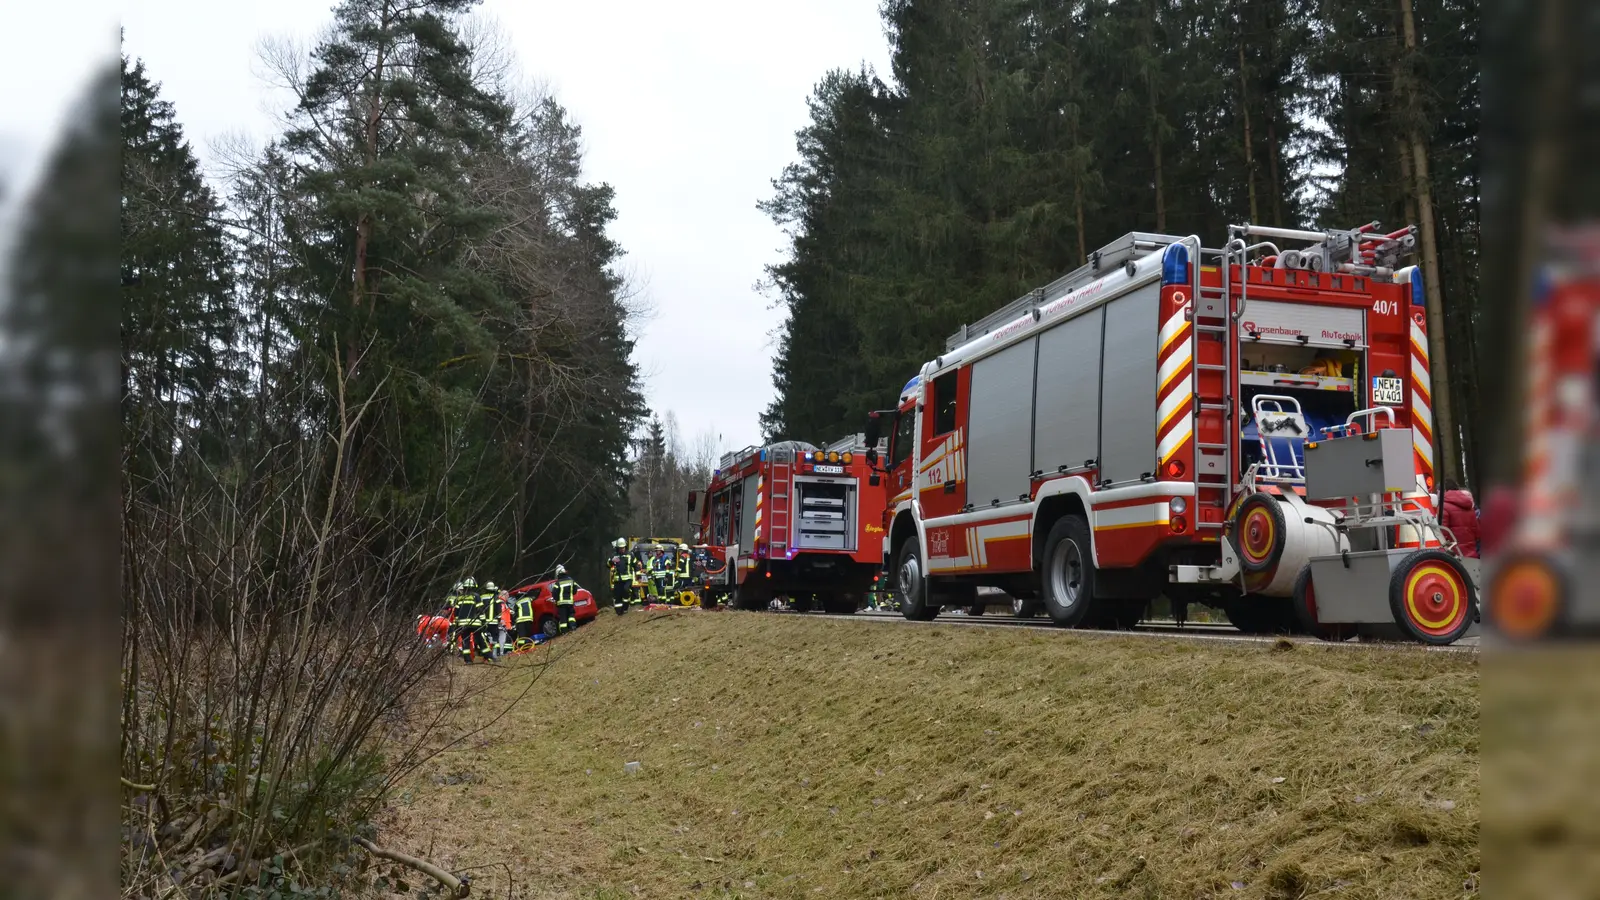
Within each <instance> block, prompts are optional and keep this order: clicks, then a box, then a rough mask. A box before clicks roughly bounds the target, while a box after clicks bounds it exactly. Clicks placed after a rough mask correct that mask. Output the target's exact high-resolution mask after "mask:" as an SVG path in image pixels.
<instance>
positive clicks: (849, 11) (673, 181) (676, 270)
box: [0, 0, 888, 450]
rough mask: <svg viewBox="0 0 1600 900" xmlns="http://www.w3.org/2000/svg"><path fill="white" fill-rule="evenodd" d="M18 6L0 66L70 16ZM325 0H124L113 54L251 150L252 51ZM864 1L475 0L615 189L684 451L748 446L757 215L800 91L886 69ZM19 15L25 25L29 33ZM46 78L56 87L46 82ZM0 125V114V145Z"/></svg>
mask: <svg viewBox="0 0 1600 900" xmlns="http://www.w3.org/2000/svg"><path fill="white" fill-rule="evenodd" d="M90 2H103V0H90ZM15 5H16V6H18V7H19V10H18V11H19V12H21V14H22V19H23V20H24V23H25V24H24V26H23V27H9V26H12V24H13V22H14V14H13V13H12V12H11V11H9V10H8V12H7V19H8V23H7V24H8V29H7V30H8V32H9V33H11V34H13V35H20V34H27V35H29V39H28V40H27V41H17V42H13V43H12V46H11V48H10V49H9V50H8V55H14V54H20V55H21V57H22V61H21V62H19V61H18V60H17V59H15V58H13V59H12V60H10V64H11V65H13V66H21V65H22V64H24V63H30V61H32V60H33V59H34V57H35V56H36V55H40V54H49V53H50V52H51V48H53V47H57V46H59V44H57V43H53V42H51V41H45V42H41V41H40V40H38V39H36V38H37V37H38V36H40V35H41V34H43V35H49V33H50V31H51V29H50V28H47V27H39V26H48V25H52V24H53V25H55V26H56V28H57V29H60V28H61V23H62V20H70V21H72V22H73V23H76V24H80V25H81V24H83V22H84V21H85V20H84V18H83V16H82V15H81V14H79V15H69V14H67V13H65V12H64V11H60V10H53V9H52V8H50V4H15ZM57 5H58V6H59V4H57ZM67 5H69V6H70V5H71V2H69V3H68V4H67ZM333 5H334V4H333V0H271V2H263V0H250V2H243V0H132V2H131V3H128V4H127V6H126V7H125V10H124V12H123V14H122V23H123V25H124V27H125V28H126V39H127V45H126V47H127V51H128V53H129V54H130V55H132V56H138V57H141V58H143V60H144V62H145V65H146V66H147V68H148V69H149V72H150V75H151V77H152V78H154V79H155V80H156V81H159V82H160V83H161V89H162V95H163V96H164V97H165V98H166V99H167V100H169V101H171V102H172V103H173V104H175V106H176V109H177V115H178V119H179V121H180V122H181V123H182V124H183V126H184V128H185V129H186V131H187V133H188V135H189V137H190V140H191V142H192V143H193V144H194V145H195V147H196V149H197V150H198V151H199V152H200V154H201V156H202V158H203V159H209V158H210V156H211V153H210V150H211V145H212V144H213V143H214V142H216V141H217V140H218V139H219V138H223V137H225V136H228V135H230V134H237V133H244V134H245V135H247V136H249V137H250V138H252V139H254V140H255V142H257V143H259V142H261V141H264V140H265V139H266V138H267V137H269V136H270V135H271V134H272V128H273V122H274V117H273V112H274V111H275V110H276V109H278V108H279V107H280V106H281V104H282V103H283V100H282V98H281V97H280V96H278V95H277V94H276V93H275V92H274V91H273V90H272V89H271V88H269V87H268V86H267V84H266V83H265V82H264V81H263V80H262V78H261V77H259V73H260V71H261V66H260V63H259V61H258V58H257V52H256V48H257V46H258V43H259V42H260V40H261V39H262V38H263V37H269V36H273V37H297V38H302V39H310V38H312V37H314V36H315V34H316V33H317V31H318V30H319V29H320V28H321V27H322V26H323V25H325V24H326V23H327V22H329V21H330V20H331V18H332V17H331V13H330V10H331V9H332V7H333ZM800 6H803V7H804V12H801V11H800V10H799V9H797V7H800ZM877 6H878V4H877V0H805V2H804V3H803V4H788V5H785V4H776V3H767V2H762V0H680V2H676V3H664V2H661V0H486V2H485V3H484V5H483V6H482V7H481V11H482V12H483V13H484V14H486V15H488V16H489V17H491V18H493V19H495V20H498V22H499V23H500V25H501V26H502V27H503V29H504V30H505V31H506V32H507V34H508V36H509V38H510V41H511V43H512V46H513V48H514V49H515V51H516V54H517V56H518V59H519V61H520V63H521V65H522V67H523V69H524V70H525V72H526V74H527V75H528V76H529V77H530V78H531V79H533V80H536V81H540V82H543V83H545V84H546V85H548V86H549V88H550V89H551V90H552V91H553V92H554V94H555V96H556V97H557V99H558V100H559V101H560V102H561V103H562V105H563V106H565V107H566V108H567V109H568V111H569V112H570V113H571V114H572V116H573V118H574V119H575V120H576V121H577V122H578V123H579V124H580V125H581V126H582V127H583V131H584V139H585V144H586V149H587V153H586V157H585V161H586V172H585V176H586V177H587V178H589V179H590V180H594V181H606V182H609V183H610V184H611V185H612V186H613V187H614V188H616V191H617V199H616V206H617V211H618V218H617V221H616V223H615V224H614V226H613V228H612V232H611V233H612V236H613V237H614V238H615V239H616V240H617V241H618V242H619V243H620V244H621V245H622V247H623V248H624V249H625V250H626V251H627V252H628V257H627V260H626V262H625V264H624V266H625V269H626V271H628V272H629V273H630V274H631V275H632V276H634V277H635V278H636V279H637V280H638V281H639V282H640V284H641V285H642V286H643V289H644V291H645V297H646V298H647V299H648V300H649V301H650V302H651V303H652V304H653V305H654V307H655V310H656V311H655V315H654V316H653V318H652V319H651V320H650V321H648V322H646V323H644V324H643V328H642V334H641V335H640V337H639V342H638V348H637V351H636V354H635V358H636V361H637V362H638V363H639V364H640V367H641V369H642V371H643V374H644V376H645V394H646V397H647V398H648V400H649V402H650V404H651V406H652V407H653V408H654V409H655V410H656V411H658V412H660V413H663V414H664V413H665V412H667V411H668V410H671V411H672V412H674V413H676V415H677V417H678V420H679V422H680V425H681V428H682V431H683V436H684V439H685V441H686V442H687V441H690V440H692V439H693V438H694V437H695V436H696V435H698V434H701V433H704V432H707V431H710V432H711V433H714V434H717V435H720V436H721V440H720V441H719V444H720V447H721V449H724V450H726V449H730V448H734V447H741V446H744V445H746V444H751V443H755V442H756V441H757V440H759V437H760V434H759V429H758V426H757V416H758V415H759V414H760V412H761V410H762V409H764V408H765V407H766V405H767V403H768V402H770V400H771V399H772V355H773V353H774V352H775V349H776V345H775V340H774V338H773V332H774V330H775V328H776V327H777V325H778V324H779V321H780V313H779V312H778V311H776V310H773V309H769V308H768V307H769V303H770V301H769V300H768V299H767V298H766V297H763V296H761V295H758V294H757V293H756V292H755V291H754V290H753V285H754V284H755V282H756V281H757V280H758V279H760V278H762V277H763V272H762V266H764V265H766V264H768V263H771V262H774V261H777V260H778V259H780V253H781V248H782V247H783V245H784V240H783V235H782V233H781V232H780V231H779V230H778V228H777V227H776V226H775V225H773V224H772V223H771V222H770V221H769V220H768V219H767V218H766V217H765V216H764V215H762V214H761V213H760V212H758V211H757V210H756V208H755V204H756V201H758V200H761V199H765V198H766V197H768V196H769V195H770V194H771V187H770V184H769V181H770V179H771V178H773V177H775V176H777V175H778V174H779V173H780V172H781V171H782V169H783V166H784V165H785V164H786V163H788V162H791V161H792V160H793V159H794V158H795V149H794V132H795V131H796V130H797V129H799V128H801V127H803V126H804V125H805V123H806V121H807V113H806V98H807V96H808V95H809V94H810V92H811V89H812V87H813V86H814V85H815V84H816V82H817V81H818V80H820V79H821V77H822V75H823V73H824V72H826V71H827V70H828V69H830V68H834V67H845V68H855V67H857V66H859V65H860V64H861V63H862V62H866V63H867V64H869V65H871V66H873V67H874V68H875V69H877V71H878V72H879V74H880V75H885V74H886V73H887V69H888V46H887V42H886V40H885V38H884V36H883V30H882V24H881V22H880V20H879V18H878V13H877ZM30 18H34V19H38V20H39V21H38V22H37V23H34V24H35V26H36V27H32V28H30V27H27V24H26V23H27V20H29V19H30ZM52 19H53V20H55V21H51V20H52ZM108 21H110V20H108ZM109 27H111V26H109V25H108V28H109ZM0 58H3V56H0ZM69 68H70V67H68V66H66V65H65V63H60V64H58V65H56V66H55V67H54V70H55V71H60V72H63V73H66V72H67V70H68V69H69ZM27 80H28V79H7V80H6V81H5V82H4V83H8V84H13V85H15V84H19V83H24V82H25V81H27ZM68 80H69V79H68ZM57 86H63V87H64V86H65V85H64V84H63V79H61V78H57V79H54V80H52V81H51V82H50V84H49V87H51V88H52V89H53V88H55V87H57ZM60 94H61V92H60V91H54V90H46V91H43V92H41V93H40V94H36V95H33V96H30V97H26V98H24V99H25V101H26V102H27V103H30V104H32V105H33V106H34V107H35V108H36V109H37V110H47V109H49V108H51V107H50V103H51V102H55V103H60V102H63V100H64V97H62V96H58V95H60ZM6 102H7V103H9V102H10V100H9V99H8V101H6ZM21 121H27V119H26V118H23V119H21ZM14 124H15V123H14V120H13V117H12V116H11V114H10V112H9V111H7V113H6V117H5V118H3V119H0V139H3V137H4V135H5V133H6V127H7V126H11V125H14ZM805 437H806V439H810V440H819V439H821V440H831V439H833V438H835V437H840V435H808V436H805Z"/></svg>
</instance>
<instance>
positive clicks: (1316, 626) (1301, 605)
mask: <svg viewBox="0 0 1600 900" xmlns="http://www.w3.org/2000/svg"><path fill="white" fill-rule="evenodd" d="M1294 618H1295V622H1296V623H1297V624H1298V625H1299V626H1300V630H1302V631H1304V632H1305V633H1306V634H1309V635H1311V636H1312V637H1317V638H1321V639H1322V640H1324V641H1334V642H1338V641H1345V640H1349V639H1350V638H1352V637H1354V636H1355V633H1356V627H1355V626H1354V625H1351V624H1347V623H1344V622H1335V623H1329V624H1326V625H1324V624H1323V623H1322V622H1321V621H1319V620H1318V619H1317V590H1316V586H1315V585H1313V584H1312V583H1311V565H1310V564H1309V563H1307V564H1306V565H1305V566H1303V567H1302V568H1301V569H1300V574H1299V575H1296V576H1295V579H1294Z"/></svg>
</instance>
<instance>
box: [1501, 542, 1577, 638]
mask: <svg viewBox="0 0 1600 900" xmlns="http://www.w3.org/2000/svg"><path fill="white" fill-rule="evenodd" d="M1566 611H1567V577H1566V573H1565V571H1563V570H1562V568H1561V567H1560V566H1558V565H1556V564H1555V563H1554V562H1552V561H1551V560H1550V559H1548V558H1546V557H1544V556H1542V555H1539V554H1531V553H1518V554H1515V555H1513V556H1511V557H1510V558H1508V559H1506V560H1504V561H1503V562H1501V563H1500V565H1499V566H1497V567H1496V568H1495V571H1494V575H1493V576H1491V578H1490V581H1489V590H1488V596H1486V597H1485V598H1484V612H1485V613H1487V614H1488V618H1489V625H1490V627H1492V628H1494V630H1495V631H1496V632H1497V633H1499V634H1500V635H1501V636H1503V637H1505V638H1508V639H1510V640H1513V641H1536V640H1539V639H1540V638H1545V637H1550V636H1552V635H1556V634H1560V633H1561V632H1562V631H1564V630H1565V629H1566Z"/></svg>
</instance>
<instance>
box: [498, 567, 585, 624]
mask: <svg viewBox="0 0 1600 900" xmlns="http://www.w3.org/2000/svg"><path fill="white" fill-rule="evenodd" d="M555 583H556V580H555V579H554V578H548V579H545V580H544V581H536V582H534V583H533V584H525V585H523V586H522V587H519V588H515V589H513V590H512V591H511V592H510V595H511V608H512V609H513V610H515V609H516V603H517V599H518V598H520V597H521V596H522V595H524V594H532V595H533V621H534V624H535V625H537V626H538V630H540V631H543V632H544V634H545V637H555V636H556V635H557V634H558V633H559V630H558V624H557V620H556V601H555V598H554V597H552V596H551V595H550V586H551V585H553V584H555ZM599 612H600V607H599V606H597V605H596V604H595V602H594V595H593V594H591V593H589V591H588V589H586V588H582V587H580V588H578V590H577V591H576V592H575V593H574V594H573V603H572V615H573V616H574V617H575V618H577V620H578V624H579V625H582V624H584V623H585V622H593V621H594V617H595V616H596V615H598V614H599Z"/></svg>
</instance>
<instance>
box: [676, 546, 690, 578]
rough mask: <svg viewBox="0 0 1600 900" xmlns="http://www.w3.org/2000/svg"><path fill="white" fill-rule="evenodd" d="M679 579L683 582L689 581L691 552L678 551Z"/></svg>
mask: <svg viewBox="0 0 1600 900" xmlns="http://www.w3.org/2000/svg"><path fill="white" fill-rule="evenodd" d="M678 578H679V580H681V581H688V580H689V551H687V550H680V551H678Z"/></svg>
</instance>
